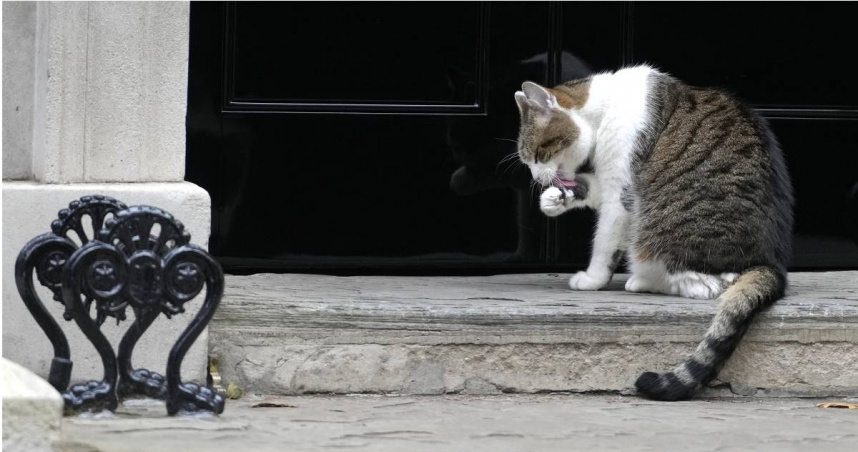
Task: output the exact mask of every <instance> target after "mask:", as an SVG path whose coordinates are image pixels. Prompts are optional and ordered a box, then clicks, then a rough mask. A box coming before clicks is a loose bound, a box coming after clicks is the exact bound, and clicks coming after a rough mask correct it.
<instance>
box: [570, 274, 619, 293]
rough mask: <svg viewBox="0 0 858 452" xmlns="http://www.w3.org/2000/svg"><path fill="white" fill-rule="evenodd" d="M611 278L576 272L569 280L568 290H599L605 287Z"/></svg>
mask: <svg viewBox="0 0 858 452" xmlns="http://www.w3.org/2000/svg"><path fill="white" fill-rule="evenodd" d="M610 279H611V277H610V276H608V277H603V276H596V275H591V274H590V273H587V272H578V273H575V274H574V275H572V277H571V278H569V288H570V289H572V290H599V289H601V288H603V287H605V286H606V285H607V284H608V281H610Z"/></svg>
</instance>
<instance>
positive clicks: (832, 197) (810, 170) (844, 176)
mask: <svg viewBox="0 0 858 452" xmlns="http://www.w3.org/2000/svg"><path fill="white" fill-rule="evenodd" d="M770 123H771V126H772V130H773V131H774V132H775V134H776V135H777V136H778V139H779V140H780V142H781V143H782V147H783V149H784V152H785V153H786V156H787V165H788V166H789V168H790V174H791V176H792V181H793V187H794V189H795V198H796V208H795V219H796V221H795V235H794V237H795V239H794V247H793V248H794V258H793V263H792V264H793V267H794V268H828V267H844V266H845V267H851V268H855V267H858V152H856V145H855V143H858V120H851V119H847V120H823V119H817V120H797V119H772V120H770Z"/></svg>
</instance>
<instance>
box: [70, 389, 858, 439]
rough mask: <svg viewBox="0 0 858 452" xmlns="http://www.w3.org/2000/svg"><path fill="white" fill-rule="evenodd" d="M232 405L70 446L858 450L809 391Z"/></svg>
mask: <svg viewBox="0 0 858 452" xmlns="http://www.w3.org/2000/svg"><path fill="white" fill-rule="evenodd" d="M258 400H259V399H243V400H238V401H229V402H228V403H227V407H226V411H225V412H224V413H223V415H221V416H220V417H214V416H188V417H182V416H180V417H177V418H168V417H166V416H165V414H164V407H163V405H162V404H159V403H153V402H144V403H134V404H132V405H131V406H127V405H126V406H123V407H121V408H120V410H119V412H118V414H117V415H115V416H102V417H101V418H91V417H90V418H80V417H77V418H67V419H66V420H65V421H64V424H63V435H64V441H65V442H64V445H65V447H66V449H65V450H66V452H160V451H176V450H179V451H182V452H197V451H199V452H221V451H223V452H236V451H253V452H268V451H272V452H273V451H285V450H288V451H324V450H342V449H348V450H352V449H353V450H367V451H382V452H383V451H396V452H399V451H432V452H436V451H439V450H443V451H452V452H455V451H467V452H480V451H487V452H495V451H546V452H550V451H569V450H584V451H588V450H599V451H611V450H618V451H630V450H635V451H682V452H686V451H689V450H693V451H778V452H783V451H806V450H825V451H850V452H851V451H853V450H855V444H858V410H845V409H834V408H829V409H822V408H817V407H816V406H815V403H816V402H818V400H810V399H754V398H743V399H736V398H734V399H726V400H725V399H712V400H696V401H690V402H668V403H666V402H651V401H646V400H641V399H638V398H636V397H629V396H618V395H613V396H608V395H601V396H593V395H569V394H566V395H559V394H544V395H521V394H513V395H498V396H463V395H453V396H450V395H447V396H430V397H420V396H393V397H391V396H383V395H358V396H299V397H283V398H270V399H267V401H270V402H276V403H281V404H284V405H287V407H283V408H251V406H252V405H253V403H255V402H257V401H258Z"/></svg>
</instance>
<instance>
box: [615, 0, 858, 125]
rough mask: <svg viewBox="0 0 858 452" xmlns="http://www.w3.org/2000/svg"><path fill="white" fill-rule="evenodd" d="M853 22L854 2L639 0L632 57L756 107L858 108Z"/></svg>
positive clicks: (856, 40)
mask: <svg viewBox="0 0 858 452" xmlns="http://www.w3.org/2000/svg"><path fill="white" fill-rule="evenodd" d="M856 17H858V4H856V3H852V2H844V3H832V2H785V3H769V2H741V3H735V4H733V3H731V4H724V3H718V2H680V3H674V2H670V3H661V2H652V3H650V2H642V3H635V4H634V8H633V27H634V29H633V34H632V36H633V59H634V61H638V62H643V61H647V62H651V63H654V64H656V65H657V66H659V67H661V68H663V69H665V70H667V71H669V72H670V73H672V74H674V75H676V76H677V77H679V78H681V79H683V80H685V81H687V82H688V83H692V84H697V85H699V86H721V87H724V88H728V89H731V90H733V91H734V92H736V93H737V94H738V95H739V96H741V97H742V98H744V99H746V100H747V101H749V102H751V103H753V104H755V105H756V106H758V107H765V108H784V107H796V106H797V107H816V108H850V109H853V110H856V111H858V90H856V89H855V87H854V84H855V77H854V72H853V71H851V70H848V69H847V68H848V67H850V66H851V63H850V62H848V61H846V60H849V59H851V58H852V56H851V55H852V54H854V53H855V49H856V46H858V35H856V33H855V18H856ZM844 69H846V70H844Z"/></svg>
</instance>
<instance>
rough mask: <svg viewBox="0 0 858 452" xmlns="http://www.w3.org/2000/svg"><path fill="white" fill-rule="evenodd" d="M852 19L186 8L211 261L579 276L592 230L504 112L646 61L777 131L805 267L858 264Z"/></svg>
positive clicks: (678, 12)
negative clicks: (530, 90)
mask: <svg viewBox="0 0 858 452" xmlns="http://www.w3.org/2000/svg"><path fill="white" fill-rule="evenodd" d="M856 12H858V11H856V8H855V7H854V6H853V5H850V4H846V5H834V4H828V5H826V6H825V7H824V8H823V7H816V6H814V5H811V4H790V5H762V4H750V5H745V4H731V5H720V6H719V5H711V4H686V5H683V4H653V3H643V4H631V3H506V2H504V3H459V2H456V3H412V2H402V3H383V4H382V3H336V4H335V3H294V2H288V3H287V2H284V3H279V2H264V3H252V2H238V3H192V5H191V58H190V72H189V79H190V82H189V83H190V85H189V106H188V156H187V178H188V180H190V181H192V182H196V183H198V184H200V185H201V186H203V187H204V188H206V189H207V190H209V192H210V193H211V195H212V202H213V212H212V222H213V224H212V227H213V228H212V234H213V235H212V240H211V249H212V252H213V253H214V254H215V255H216V256H218V257H219V259H220V260H221V262H222V263H223V264H224V266H225V267H226V269H227V270H228V271H233V272H241V271H258V270H269V271H270V270H275V271H312V272H330V273H406V272H407V273H424V274H431V273H494V272H516V271H545V270H548V271H571V270H573V269H577V268H583V267H584V266H586V263H587V259H588V255H589V246H590V245H589V244H590V236H591V230H592V222H593V218H594V217H593V214H592V213H590V212H584V211H581V212H574V213H570V214H567V215H566V216H564V217H563V218H561V219H559V220H549V219H547V218H545V217H544V216H543V215H542V214H541V213H540V212H539V210H538V206H537V204H536V201H537V194H538V193H537V190H536V188H534V187H532V185H531V183H530V181H529V173H528V171H527V170H526V168H524V167H523V166H521V165H519V164H517V163H516V157H515V154H514V153H515V149H516V147H515V143H514V140H515V138H516V135H517V127H518V112H517V110H516V107H515V103H514V101H513V97H512V94H513V93H514V92H515V91H516V90H517V89H518V88H519V87H520V85H521V82H522V81H524V80H534V81H537V82H540V83H544V84H554V83H557V82H559V81H562V80H566V79H570V78H575V77H580V76H584V75H587V74H590V73H592V72H594V71H602V70H612V69H617V68H619V67H621V66H622V65H625V64H630V63H634V62H637V61H648V62H651V63H654V64H656V65H658V66H660V67H662V68H663V69H665V70H667V71H669V72H671V73H673V74H675V75H677V76H679V77H680V78H682V79H684V80H686V81H688V82H689V83H693V84H701V85H718V86H723V87H726V88H729V89H732V90H733V91H735V92H737V94H739V95H740V96H742V97H744V98H746V99H747V100H749V101H750V102H751V103H753V104H755V105H756V106H758V107H759V108H761V109H762V111H763V113H764V114H765V115H767V116H769V117H770V118H772V123H773V126H774V129H775V131H776V133H777V134H778V135H779V137H780V139H781V141H782V142H783V145H784V148H785V150H786V152H787V154H788V156H787V157H788V163H789V164H790V167H791V170H792V175H793V179H794V181H795V185H796V190H797V195H798V196H797V198H798V205H799V207H798V211H797V214H798V217H797V229H796V231H797V234H796V259H795V261H794V264H795V267H797V268H798V267H802V268H806V267H812V268H823V267H856V266H858V232H856V231H858V225H856V210H858V201H857V200H856V190H858V175H856V174H858V171H856V169H858V152H856V149H855V145H854V143H856V142H858V89H856V88H855V87H854V86H852V85H853V83H852V82H851V79H850V78H849V76H848V72H847V71H842V70H839V68H838V61H839V60H838V58H842V51H843V49H842V48H839V49H838V48H836V46H834V45H833V43H835V42H840V43H841V46H842V45H846V44H843V43H844V42H847V43H848V44H849V45H854V44H855V38H854V37H853V36H852V33H851V32H850V31H849V30H850V28H849V24H848V21H849V20H850V19H849V18H850V17H855V14H854V13H856ZM762 14H764V15H766V17H770V18H772V19H771V20H768V21H766V22H765V23H763V24H760V23H756V22H754V21H755V20H756V19H755V18H758V17H760V15H762ZM666 18H670V20H667V19H666ZM840 22H842V23H840ZM796 28H802V29H803V33H801V34H800V35H799V34H795V33H788V32H787V31H788V30H791V29H796ZM740 30H741V32H740ZM847 47H848V46H847ZM799 63H800V64H802V66H803V69H801V70H795V67H796V66H797V64H799ZM823 153H825V154H828V155H830V156H831V157H825V158H821V155H822V154H823ZM832 160H835V161H837V164H835V165H832V164H831V161H832Z"/></svg>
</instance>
